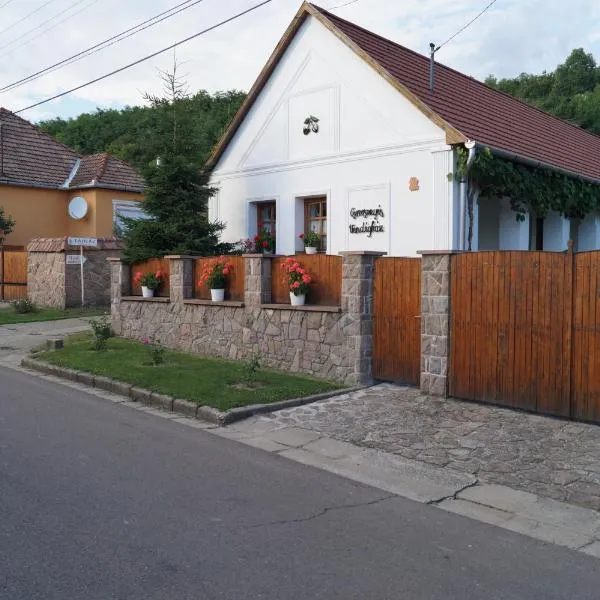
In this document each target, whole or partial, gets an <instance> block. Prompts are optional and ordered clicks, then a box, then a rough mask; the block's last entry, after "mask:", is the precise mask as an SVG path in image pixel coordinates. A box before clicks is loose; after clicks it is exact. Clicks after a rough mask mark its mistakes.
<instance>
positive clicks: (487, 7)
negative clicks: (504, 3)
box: [435, 0, 498, 52]
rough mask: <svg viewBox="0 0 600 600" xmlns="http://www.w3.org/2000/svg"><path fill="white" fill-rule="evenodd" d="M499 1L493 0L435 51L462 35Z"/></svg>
mask: <svg viewBox="0 0 600 600" xmlns="http://www.w3.org/2000/svg"><path fill="white" fill-rule="evenodd" d="M497 1H498V0H492V1H491V2H490V3H489V4H488V5H487V6H486V7H485V8H484V9H483V10H482V11H481V12H480V13H479V14H478V15H477V16H475V17H474V18H473V19H471V20H470V21H469V22H468V23H467V24H466V25H465V26H464V27H462V28H461V29H459V30H458V31H457V32H456V33H455V34H454V35H451V36H450V37H449V38H448V39H447V40H446V41H445V42H444V43H443V44H440V45H439V46H438V47H437V48H436V49H435V52H437V51H438V50H439V49H440V48H443V47H444V46H445V45H446V44H447V43H448V42H451V41H452V40H453V39H454V38H455V37H456V36H458V35H460V34H461V33H462V32H463V31H464V30H465V29H468V28H469V27H471V25H473V23H475V21H477V19H479V17H481V16H482V15H484V14H485V13H486V12H487V11H488V10H489V9H490V8H492V6H493V5H494V4H496V2H497Z"/></svg>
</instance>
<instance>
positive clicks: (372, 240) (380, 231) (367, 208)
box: [346, 183, 391, 252]
mask: <svg viewBox="0 0 600 600" xmlns="http://www.w3.org/2000/svg"><path fill="white" fill-rule="evenodd" d="M390 194H391V186H390V185H389V184H387V183H384V184H380V185H372V186H365V187H356V188H350V189H349V190H348V204H347V213H346V248H347V249H348V250H350V251H353V250H354V251H356V250H365V251H371V252H389V249H390V233H391V232H390V223H391V215H390V212H391V206H390Z"/></svg>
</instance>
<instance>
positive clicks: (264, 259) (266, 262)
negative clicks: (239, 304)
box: [244, 254, 275, 307]
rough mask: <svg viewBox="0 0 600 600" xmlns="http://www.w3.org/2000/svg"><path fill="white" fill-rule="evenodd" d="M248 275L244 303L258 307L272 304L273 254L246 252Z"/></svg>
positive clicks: (245, 283) (245, 281)
mask: <svg viewBox="0 0 600 600" xmlns="http://www.w3.org/2000/svg"><path fill="white" fill-rule="evenodd" d="M244 258H245V259H246V274H245V275H246V276H245V278H244V304H245V305H246V306H248V307H258V306H260V305H261V304H271V266H272V265H271V260H272V259H273V258H275V256H274V255H271V254H244Z"/></svg>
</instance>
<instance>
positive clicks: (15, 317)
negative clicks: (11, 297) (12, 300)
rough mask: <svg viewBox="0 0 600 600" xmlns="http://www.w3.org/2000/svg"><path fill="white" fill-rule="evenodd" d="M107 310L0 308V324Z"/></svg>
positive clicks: (55, 319)
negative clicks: (25, 311) (20, 309)
mask: <svg viewBox="0 0 600 600" xmlns="http://www.w3.org/2000/svg"><path fill="white" fill-rule="evenodd" d="M107 311H108V308H106V309H97V308H67V309H66V310H60V309H58V308H39V309H38V310H37V311H35V312H31V313H24V314H19V313H18V312H16V311H15V309H14V308H12V307H9V308H0V325H12V324H14V323H34V322H35V321H58V320H60V319H75V318H77V317H96V316H98V315H101V314H103V313H105V312H107Z"/></svg>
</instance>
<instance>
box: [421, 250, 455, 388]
mask: <svg viewBox="0 0 600 600" xmlns="http://www.w3.org/2000/svg"><path fill="white" fill-rule="evenodd" d="M422 255H423V257H422V267H421V268H422V278H421V391H422V392H424V393H426V394H431V395H433V396H447V395H448V356H449V351H450V276H451V273H450V264H451V262H450V255H451V253H449V252H445V253H444V252H423V253H422Z"/></svg>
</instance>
